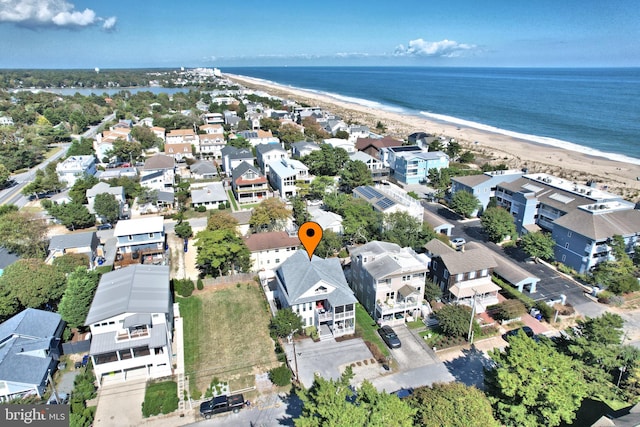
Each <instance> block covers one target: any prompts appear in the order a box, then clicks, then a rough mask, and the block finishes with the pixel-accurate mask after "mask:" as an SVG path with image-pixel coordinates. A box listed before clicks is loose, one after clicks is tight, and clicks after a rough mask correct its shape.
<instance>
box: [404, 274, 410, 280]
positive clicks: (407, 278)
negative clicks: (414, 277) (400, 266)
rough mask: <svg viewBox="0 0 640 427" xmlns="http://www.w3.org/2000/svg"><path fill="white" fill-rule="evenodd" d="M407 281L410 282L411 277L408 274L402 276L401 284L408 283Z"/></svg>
mask: <svg viewBox="0 0 640 427" xmlns="http://www.w3.org/2000/svg"><path fill="white" fill-rule="evenodd" d="M409 280H411V275H410V274H408V275H406V276H402V281H403V282H408V281H409Z"/></svg>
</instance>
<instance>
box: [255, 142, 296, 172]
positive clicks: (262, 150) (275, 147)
mask: <svg viewBox="0 0 640 427" xmlns="http://www.w3.org/2000/svg"><path fill="white" fill-rule="evenodd" d="M287 158H289V153H287V150H285V149H284V148H282V147H281V146H280V144H258V145H256V159H257V162H258V167H259V168H260V169H261V170H262V173H264V174H265V175H266V176H268V175H269V163H272V162H275V161H278V160H280V159H287Z"/></svg>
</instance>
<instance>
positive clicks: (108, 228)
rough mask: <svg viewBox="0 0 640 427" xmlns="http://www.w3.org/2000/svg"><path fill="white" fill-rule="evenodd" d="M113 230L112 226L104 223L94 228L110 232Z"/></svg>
mask: <svg viewBox="0 0 640 427" xmlns="http://www.w3.org/2000/svg"><path fill="white" fill-rule="evenodd" d="M112 228H113V225H111V224H109V223H108V222H106V223H104V224H100V225H98V226H97V227H96V229H98V230H110V229H112Z"/></svg>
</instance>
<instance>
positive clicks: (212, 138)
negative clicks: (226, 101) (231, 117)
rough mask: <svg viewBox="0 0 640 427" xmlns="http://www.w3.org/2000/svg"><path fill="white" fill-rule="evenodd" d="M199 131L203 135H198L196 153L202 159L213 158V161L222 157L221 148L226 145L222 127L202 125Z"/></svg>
mask: <svg viewBox="0 0 640 427" xmlns="http://www.w3.org/2000/svg"><path fill="white" fill-rule="evenodd" d="M199 129H200V131H201V132H204V133H202V134H200V135H198V138H199V141H198V145H197V146H196V153H198V154H200V155H201V156H203V157H213V158H215V159H219V158H220V157H222V148H224V146H225V145H226V141H225V139H224V129H223V128H222V125H219V124H211V125H203V126H200V128H199Z"/></svg>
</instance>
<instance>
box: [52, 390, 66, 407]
mask: <svg viewBox="0 0 640 427" xmlns="http://www.w3.org/2000/svg"><path fill="white" fill-rule="evenodd" d="M67 403H69V394H68V393H58V399H56V394H55V393H51V397H49V400H47V405H66V404H67Z"/></svg>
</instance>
